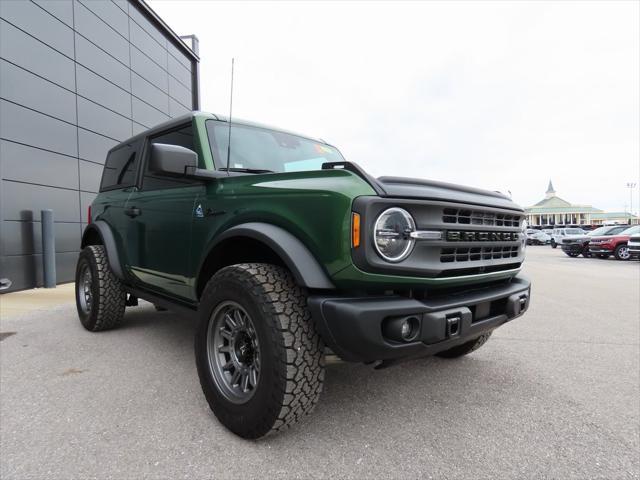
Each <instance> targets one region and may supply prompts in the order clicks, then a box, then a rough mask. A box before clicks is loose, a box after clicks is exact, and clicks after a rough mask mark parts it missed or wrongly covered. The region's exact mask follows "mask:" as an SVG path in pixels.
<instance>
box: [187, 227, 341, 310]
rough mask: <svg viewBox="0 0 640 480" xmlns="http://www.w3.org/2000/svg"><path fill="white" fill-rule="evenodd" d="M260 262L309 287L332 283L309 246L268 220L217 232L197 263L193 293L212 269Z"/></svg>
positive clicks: (332, 286)
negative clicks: (280, 270)
mask: <svg viewBox="0 0 640 480" xmlns="http://www.w3.org/2000/svg"><path fill="white" fill-rule="evenodd" d="M249 262H262V263H271V264H275V265H279V266H282V267H285V268H286V269H287V270H289V271H290V272H291V274H292V275H293V278H294V280H295V282H296V283H297V284H298V285H300V286H302V287H306V288H311V289H334V288H335V286H334V285H333V283H332V282H331V280H330V279H329V277H328V276H327V274H326V273H325V271H324V269H323V268H322V266H321V265H320V264H319V263H318V261H317V260H316V259H315V257H314V256H313V254H312V253H311V252H310V251H309V249H308V248H307V247H306V246H305V245H304V244H303V243H302V241H300V240H299V239H298V238H297V237H295V236H294V235H293V234H291V233H290V232H288V231H287V230H285V229H283V228H281V227H278V226H276V225H272V224H268V223H259V222H252V223H245V224H241V225H237V226H235V227H232V228H230V229H228V230H226V231H225V232H224V233H222V234H221V235H219V236H218V237H217V238H216V239H215V242H214V243H213V245H212V246H211V247H210V248H209V251H208V253H207V256H206V257H205V259H204V260H203V261H202V262H201V265H200V268H199V270H198V276H197V280H196V296H197V298H200V295H201V293H202V291H203V290H204V287H205V285H206V283H207V281H208V280H209V278H211V276H212V275H213V274H215V272H217V271H218V270H220V269H221V268H224V267H226V266H229V265H234V264H236V263H249Z"/></svg>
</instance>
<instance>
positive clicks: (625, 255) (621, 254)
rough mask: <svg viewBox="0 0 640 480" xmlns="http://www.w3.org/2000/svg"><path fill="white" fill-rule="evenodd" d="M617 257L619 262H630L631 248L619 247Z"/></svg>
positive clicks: (616, 252)
mask: <svg viewBox="0 0 640 480" xmlns="http://www.w3.org/2000/svg"><path fill="white" fill-rule="evenodd" d="M615 256H616V258H617V259H618V260H629V258H630V257H631V253H630V252H629V247H628V246H627V245H619V246H618V247H617V248H616V251H615Z"/></svg>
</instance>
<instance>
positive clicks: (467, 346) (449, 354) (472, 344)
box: [436, 332, 491, 358]
mask: <svg viewBox="0 0 640 480" xmlns="http://www.w3.org/2000/svg"><path fill="white" fill-rule="evenodd" d="M490 336H491V332H489V333H485V334H484V335H480V336H479V337H478V338H474V339H473V340H471V341H469V342H467V343H463V344H462V345H458V346H456V347H453V348H450V349H449V350H445V351H444V352H440V353H436V355H437V356H438V357H442V358H458V357H462V356H464V355H467V354H469V353H471V352H474V351H476V350H477V349H479V348H480V347H481V346H482V345H484V344H485V343H487V340H489V337H490Z"/></svg>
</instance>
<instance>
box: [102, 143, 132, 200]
mask: <svg viewBox="0 0 640 480" xmlns="http://www.w3.org/2000/svg"><path fill="white" fill-rule="evenodd" d="M136 150H137V149H136V145H135V144H129V145H124V146H122V147H120V148H118V149H116V150H113V151H111V152H110V153H109V154H108V155H107V160H106V162H105V163H104V169H103V170H102V181H101V182H100V191H101V192H102V191H104V190H115V189H118V188H126V187H130V186H131V185H135V183H136V172H137V170H138V155H137V151H136Z"/></svg>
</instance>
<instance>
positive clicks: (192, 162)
mask: <svg viewBox="0 0 640 480" xmlns="http://www.w3.org/2000/svg"><path fill="white" fill-rule="evenodd" d="M196 168H198V154H197V153H196V152H194V151H193V150H189V149H188V148H184V147H180V146H178V145H167V144H165V143H154V144H153V145H151V155H150V157H149V170H150V171H151V172H154V173H157V174H163V175H174V176H183V175H186V174H187V173H188V172H189V170H191V171H193V170H194V169H196Z"/></svg>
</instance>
